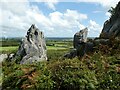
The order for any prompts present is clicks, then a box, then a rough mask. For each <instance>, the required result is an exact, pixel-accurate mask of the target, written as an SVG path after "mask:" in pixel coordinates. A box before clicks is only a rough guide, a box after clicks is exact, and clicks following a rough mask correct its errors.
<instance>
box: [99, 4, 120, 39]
mask: <svg viewBox="0 0 120 90" xmlns="http://www.w3.org/2000/svg"><path fill="white" fill-rule="evenodd" d="M116 37H120V2H119V3H118V4H117V6H116V8H115V11H114V13H113V15H112V16H111V17H110V19H109V20H107V21H106V22H105V23H104V27H103V29H102V32H101V34H100V38H103V39H106V38H108V39H111V38H116Z"/></svg>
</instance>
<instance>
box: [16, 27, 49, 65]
mask: <svg viewBox="0 0 120 90" xmlns="http://www.w3.org/2000/svg"><path fill="white" fill-rule="evenodd" d="M46 52H47V50H46V43H45V39H44V35H43V33H42V32H41V31H39V29H38V28H36V27H35V25H32V26H31V27H30V28H29V30H28V31H27V35H26V37H25V38H24V39H23V40H22V43H21V45H20V46H19V49H18V52H17V53H16V56H17V57H18V56H20V57H21V61H20V63H21V64H28V63H29V64H31V63H33V62H39V61H43V60H47V54H46Z"/></svg>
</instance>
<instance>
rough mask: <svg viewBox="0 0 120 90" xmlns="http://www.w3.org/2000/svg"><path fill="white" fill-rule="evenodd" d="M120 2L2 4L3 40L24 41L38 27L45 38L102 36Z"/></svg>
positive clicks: (7, 0) (17, 0)
mask: <svg viewBox="0 0 120 90" xmlns="http://www.w3.org/2000/svg"><path fill="white" fill-rule="evenodd" d="M118 1H119V0H0V33H2V35H1V36H0V37H2V36H3V37H24V36H25V35H26V32H27V30H28V29H29V27H30V26H31V24H35V25H36V26H37V27H38V28H39V30H40V31H43V32H44V35H45V37H73V35H74V34H75V33H76V32H77V31H79V30H81V29H83V28H85V27H88V29H89V31H88V36H89V37H97V36H99V34H100V32H101V30H102V27H103V24H104V22H105V21H106V20H107V19H108V18H109V17H110V13H108V12H107V11H108V10H109V9H110V7H111V6H112V7H115V6H116V4H117V3H118Z"/></svg>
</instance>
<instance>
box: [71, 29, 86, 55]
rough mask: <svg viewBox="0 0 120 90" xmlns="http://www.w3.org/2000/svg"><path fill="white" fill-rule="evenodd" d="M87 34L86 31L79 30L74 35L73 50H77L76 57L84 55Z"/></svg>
mask: <svg viewBox="0 0 120 90" xmlns="http://www.w3.org/2000/svg"><path fill="white" fill-rule="evenodd" d="M87 33H88V29H87V28H85V29H83V30H80V31H79V32H77V33H76V34H75V35H74V41H73V45H74V48H75V49H76V50H77V56H80V57H81V56H83V55H84V53H85V46H86V42H87Z"/></svg>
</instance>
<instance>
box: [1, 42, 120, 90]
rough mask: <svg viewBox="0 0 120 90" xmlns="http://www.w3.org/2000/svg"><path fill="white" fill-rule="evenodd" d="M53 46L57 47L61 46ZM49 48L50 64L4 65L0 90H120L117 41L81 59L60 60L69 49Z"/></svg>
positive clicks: (119, 44)
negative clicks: (0, 89)
mask: <svg viewBox="0 0 120 90" xmlns="http://www.w3.org/2000/svg"><path fill="white" fill-rule="evenodd" d="M51 43H52V42H51ZM56 43H57V45H58V46H59V45H60V46H61V44H62V43H59V42H56ZM49 44H50V42H49ZM63 45H64V44H62V46H63ZM48 47H49V48H50V47H52V49H48V60H49V61H44V62H39V63H34V64H30V65H20V64H16V63H15V62H10V61H4V62H3V63H2V72H3V74H2V77H3V78H2V79H3V80H2V89H3V90H21V89H22V90H96V89H98V90H120V43H119V41H113V42H112V43H111V45H110V46H106V45H99V46H97V47H96V50H95V52H93V53H92V54H86V55H85V56H84V57H83V58H81V59H78V58H77V57H75V58H73V59H64V58H62V56H63V55H64V54H65V53H67V52H68V51H69V50H70V47H68V48H65V49H61V48H59V49H58V47H57V49H56V47H55V46H48ZM53 47H54V48H53ZM9 52H10V51H9Z"/></svg>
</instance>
